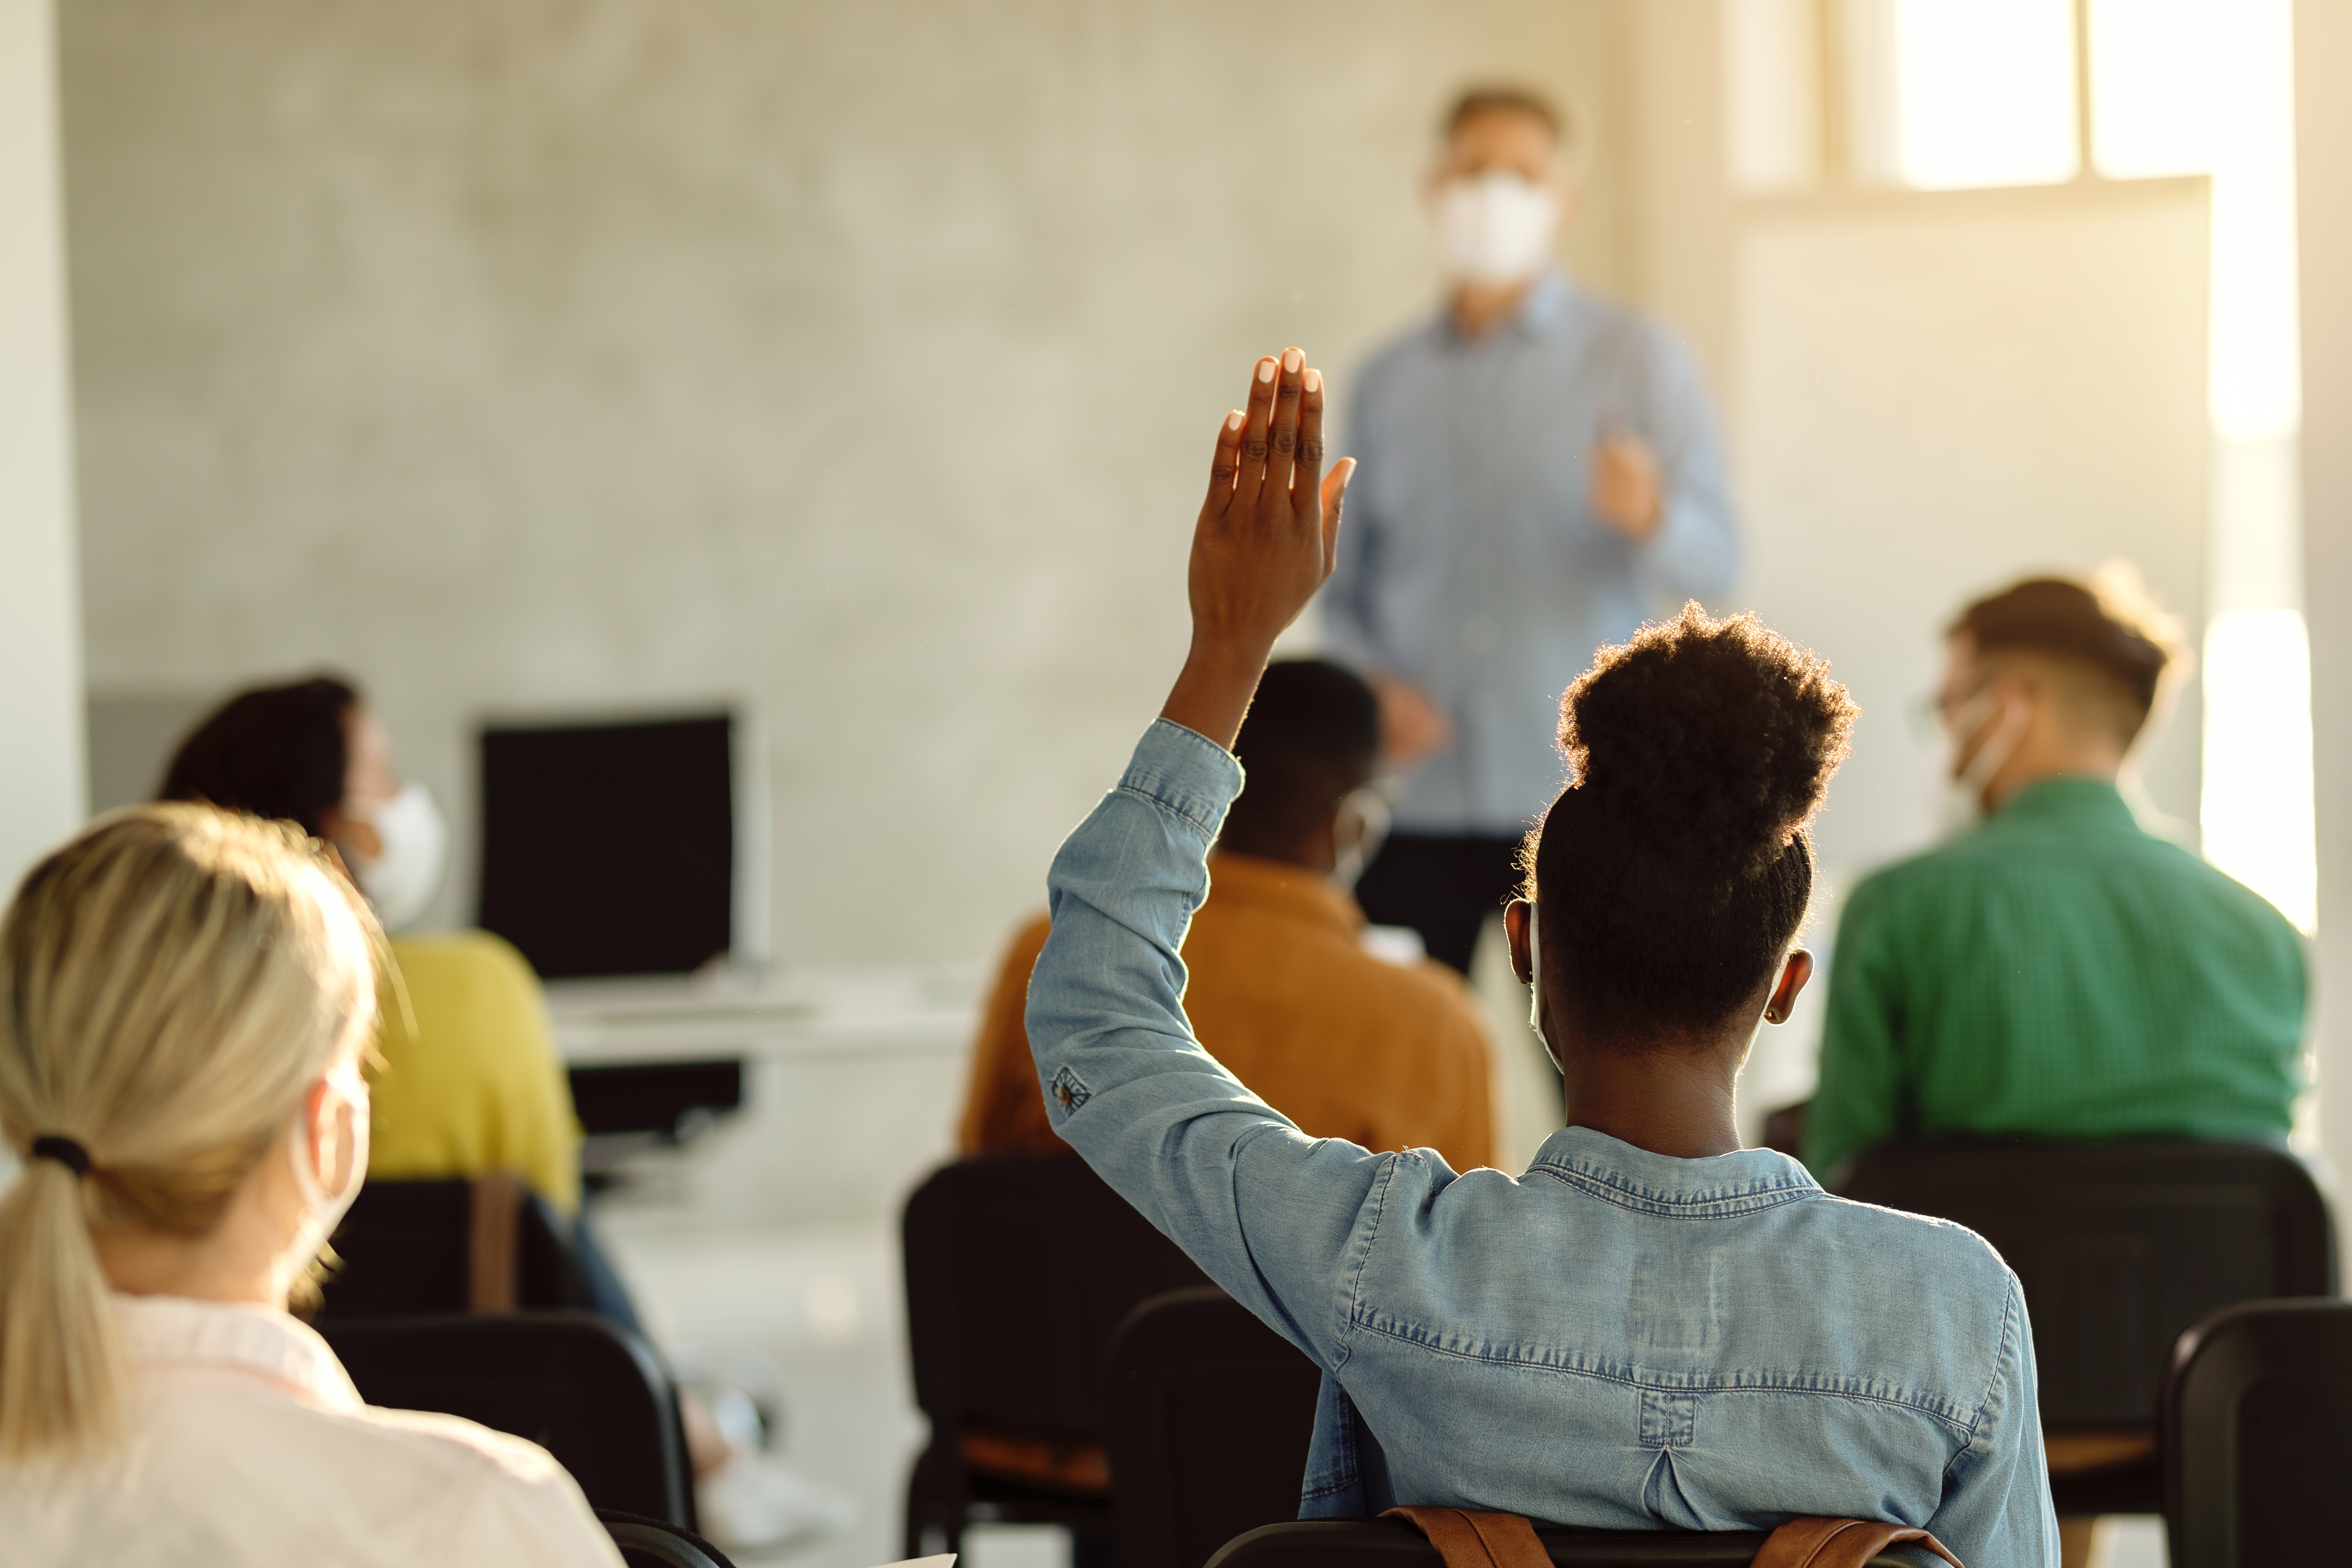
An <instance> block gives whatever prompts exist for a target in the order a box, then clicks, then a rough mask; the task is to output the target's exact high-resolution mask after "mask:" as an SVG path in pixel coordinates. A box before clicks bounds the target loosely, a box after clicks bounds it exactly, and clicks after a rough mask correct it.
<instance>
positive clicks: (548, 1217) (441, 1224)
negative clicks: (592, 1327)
mask: <svg viewBox="0 0 2352 1568" xmlns="http://www.w3.org/2000/svg"><path fill="white" fill-rule="evenodd" d="M567 1230H568V1227H567V1226H565V1224H564V1222H563V1221H562V1219H561V1218H560V1217H559V1216H558V1215H556V1213H555V1210H554V1209H553V1208H552V1207H551V1206H550V1205H549V1204H548V1202H547V1200H546V1199H545V1198H542V1197H541V1196H540V1195H539V1194H536V1193H534V1192H532V1191H531V1190H530V1188H529V1187H528V1186H526V1185H524V1184H523V1183H522V1181H521V1179H520V1177H517V1176H514V1175H512V1174H509V1173H504V1172H496V1173H488V1174H485V1175H484V1176H482V1177H480V1178H479V1179H478V1180H475V1181H470V1182H468V1181H464V1180H453V1181H436V1182H370V1183H368V1184H367V1185H365V1186H364V1187H362V1188H361V1189H360V1195H359V1197H358V1198H357V1199H356V1200H355V1201H354V1202H353V1203H352V1207H351V1212H350V1213H349V1214H347V1215H344V1216H343V1223H342V1224H341V1226H339V1227H338V1228H337V1229H336V1231H335V1237H334V1248H335V1256H336V1258H338V1259H340V1260H341V1261H340V1262H339V1264H338V1266H337V1267H336V1268H335V1270H334V1272H333V1274H332V1275H331V1277H330V1278H329V1279H328V1280H327V1283H326V1286H325V1288H324V1290H323V1294H324V1296H325V1299H326V1300H325V1304H324V1305H323V1306H321V1307H320V1310H319V1315H320V1319H321V1320H332V1321H345V1320H349V1319H358V1318H388V1317H405V1316H410V1315H413V1314H415V1313H420V1312H463V1311H468V1310H471V1311H505V1310H512V1309H514V1308H518V1307H532V1308H541V1307H543V1308H572V1307H586V1306H588V1305H589V1304H590V1301H589V1296H588V1291H587V1287H586V1285H585V1284H584V1283H583V1280H582V1279H581V1276H580V1270H579V1266H578V1264H577V1262H576V1261H575V1260H574V1258H573V1257H572V1243H571V1241H570V1239H569V1238H568V1236H567Z"/></svg>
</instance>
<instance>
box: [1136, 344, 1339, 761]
mask: <svg viewBox="0 0 2352 1568" xmlns="http://www.w3.org/2000/svg"><path fill="white" fill-rule="evenodd" d="M1355 468H1356V464H1355V459H1353V458H1341V459H1340V460H1339V462H1338V463H1336V464H1334V465H1333V466H1332V468H1331V471H1330V473H1329V474H1328V475H1327V474H1325V473H1324V472H1323V375H1322V373H1321V372H1319V371H1315V370H1309V369H1308V368H1307V360H1306V356H1305V355H1304V354H1302V353H1299V352H1298V351H1297V349H1295V348H1294V349H1288V350H1286V351H1284V353H1283V354H1282V355H1281V357H1280V358H1279V359H1275V358H1267V359H1262V360H1260V361H1258V362H1257V364H1256V367H1255V370H1254V371H1253V372H1252V374H1251V377H1250V388H1249V406H1248V408H1247V409H1246V411H1242V412H1235V413H1233V414H1229V415H1227V416H1225V420H1224V423H1223V426H1220V427H1219V429H1218V431H1217V446H1216V454H1215V456H1214V457H1213V458H1212V459H1211V461H1210V465H1209V494H1208V498H1207V499H1206V500H1203V501H1202V503H1201V516H1200V520H1199V521H1198V522H1196V523H1195V524H1194V525H1193V530H1192V566H1191V571H1190V588H1191V597H1192V651H1191V652H1190V653H1189V654H1188V655H1187V656H1186V658H1185V660H1184V669H1183V673H1182V674H1181V675H1179V676H1178V677H1177V678H1176V686H1175V689H1173V690H1172V691H1171V692H1170V693H1169V695H1168V705H1167V706H1166V707H1165V708H1163V709H1161V710H1160V715H1161V717H1163V718H1166V719H1170V720H1172V721H1175V722H1176V723H1179V724H1182V725H1184V726H1185V727H1186V728H1188V729H1191V730H1195V731H1199V732H1200V733H1202V734H1203V735H1206V736H1208V737H1209V738H1210V739H1211V740H1213V741H1215V742H1217V743H1218V744H1220V745H1223V746H1228V747H1230V746H1231V745H1232V744H1233V743H1234V736H1235V735H1236V734H1238V733H1239V732H1240V731H1241V724H1242V716H1243V714H1244V713H1246V712H1247V711H1248V710H1249V700H1250V695H1251V693H1253V692H1254V691H1255V690H1256V689H1257V678H1258V676H1259V674H1260V673H1261V672H1262V671H1263V670H1264V669H1265V661H1266V657H1267V655H1268V654H1270V653H1271V652H1272V651H1273V649H1274V639H1275V638H1276V637H1278V636H1280V635H1281V632H1282V630H1283V628H1284V627H1286V626H1288V625H1290V623H1291V622H1292V621H1294V620H1297V618H1298V612H1299V611H1301V610H1303V609H1305V608H1306V607H1307V601H1308V600H1309V599H1311V598H1313V597H1314V596H1315V591H1316V590H1317V589H1318V588H1320V587H1321V586H1322V585H1323V580H1324V579H1325V578H1327V577H1328V576H1330V574H1331V565H1332V562H1333V560H1334V552H1335V550H1336V548H1337V545H1338V543H1339V506H1340V499H1341V497H1342V496H1343V495H1344V494H1345V492H1346V490H1347V488H1348V479H1349V476H1350V475H1351V474H1353V473H1354V472H1355Z"/></svg>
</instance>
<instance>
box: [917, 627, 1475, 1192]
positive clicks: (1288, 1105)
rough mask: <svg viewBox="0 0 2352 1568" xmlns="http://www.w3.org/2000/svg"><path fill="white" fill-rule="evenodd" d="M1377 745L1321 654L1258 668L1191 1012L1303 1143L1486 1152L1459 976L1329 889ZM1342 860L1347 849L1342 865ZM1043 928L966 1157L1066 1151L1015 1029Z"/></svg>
mask: <svg viewBox="0 0 2352 1568" xmlns="http://www.w3.org/2000/svg"><path fill="white" fill-rule="evenodd" d="M1380 747H1381V719H1380V704H1379V700H1378V699H1376V698H1375V697H1374V696H1373V695H1372V690H1371V688H1370V687H1369V686H1367V685H1365V684H1364V682H1363V681H1362V680H1361V679H1359V678H1358V677H1357V676H1356V675H1354V674H1353V673H1352V672H1350V671H1349V670H1345V669H1342V668H1339V666H1338V665H1334V664H1326V663H1323V662H1322V661H1320V660H1317V659H1299V660H1291V661H1286V662H1284V663H1281V664H1276V665H1271V666H1269V667H1268V668H1267V669H1266V672H1265V679H1264V680H1263V681H1261V682H1260V683H1259V685H1258V691H1257V700H1256V702H1255V704H1254V705H1253V706H1252V707H1251V709H1250V714H1249V718H1248V719H1247V720H1246V721H1244V723H1243V725H1242V730H1241V737H1240V739H1239V740H1237V741H1235V742H1234V754H1235V755H1236V756H1238V757H1239V758H1240V759H1241V762H1242V765H1243V767H1244V768H1245V769H1246V770H1247V772H1248V775H1249V786H1248V787H1247V788H1246V789H1244V791H1243V792H1242V794H1241V795H1240V797H1239V798H1238V799H1236V800H1235V801H1234V807H1233V811H1232V812H1231V814H1229V815H1228V816H1226V818H1225V822H1224V830H1223V832H1222V833H1221V834H1220V835H1219V836H1218V837H1217V843H1216V847H1214V848H1213V849H1212V850H1211V851H1210V853H1209V878H1210V892H1209V898H1208V901H1207V902H1206V903H1204V904H1202V906H1201V908H1200V910H1199V912H1198V913H1196V914H1195V915H1194V916H1193V917H1192V928H1191V930H1190V931H1187V932H1186V934H1185V937H1184V964H1185V968H1186V971H1187V973H1188V975H1189V981H1190V983H1189V984H1188V985H1187V986H1186V988H1185V992H1184V1007H1185V1011H1186V1012H1187V1013H1188V1014H1190V1015H1191V1016H1192V1023H1193V1026H1194V1028H1195V1029H1196V1030H1197V1031H1198V1032H1199V1033H1200V1035H1201V1036H1202V1038H1203V1039H1206V1040H1208V1041H1211V1042H1212V1043H1213V1049H1214V1051H1215V1053H1216V1058H1217V1059H1218V1060H1219V1061H1221V1062H1223V1064H1224V1065H1225V1067H1226V1068H1228V1069H1230V1070H1231V1071H1232V1072H1233V1073H1234V1074H1235V1075H1236V1076H1238V1077H1239V1078H1241V1079H1243V1080H1244V1081H1245V1082H1247V1083H1248V1084H1249V1085H1250V1086H1251V1087H1252V1088H1254V1089H1256V1090H1257V1092H1258V1093H1260V1094H1262V1095H1264V1096H1265V1099H1266V1101H1267V1103H1268V1104H1271V1105H1273V1106H1274V1107H1276V1109H1277V1110H1281V1111H1282V1113H1283V1114H1284V1115H1286V1116H1287V1117H1289V1118H1290V1119H1291V1120H1292V1121H1295V1122H1297V1124H1298V1125H1299V1126H1300V1127H1302V1128H1304V1129H1306V1130H1307V1132H1308V1133H1310V1134H1312V1135H1314V1136H1316V1137H1331V1138H1345V1139H1347V1140H1349V1142H1355V1143H1360V1144H1362V1145H1363V1146H1364V1147H1365V1148H1367V1149H1406V1148H1414V1147H1420V1146H1427V1147H1430V1148H1433V1149H1435V1150H1436V1151H1437V1152H1439V1153H1441V1154H1443V1155H1444V1156H1445V1159H1446V1161H1447V1163H1450V1164H1453V1165H1454V1166H1455V1167H1457V1168H1459V1169H1462V1170H1468V1169H1470V1168H1471V1167H1472V1166H1475V1165H1483V1164H1486V1163H1487V1162H1488V1161H1489V1160H1490V1159H1491V1158H1492V1157H1493V1138H1492V1133H1491V1131H1490V1127H1491V1121H1492V1114H1493V1113H1492V1109H1491V1107H1492V1095H1493V1091H1492V1088H1491V1082H1490V1077H1489V1071H1488V1067H1487V1050H1486V1024H1485V1022H1484V1020H1483V1018H1482V1017H1481V1016H1480V1014H1479V1012H1478V1009H1477V1006H1476V1005H1475V1004H1474V1003H1473V1002H1472V1001H1471V998H1470V994H1469V992H1468V990H1467V989H1466V988H1465V986H1464V985H1463V984H1462V981H1461V979H1460V977H1459V976H1457V975H1456V974H1455V973H1454V972H1453V971H1452V970H1450V969H1447V968H1446V967H1445V966H1444V965H1443V964H1441V963H1434V962H1432V961H1429V960H1423V961H1422V962H1420V963H1415V964H1413V965H1412V966H1411V967H1402V966H1400V965H1397V964H1394V963H1387V962H1385V961H1383V960H1381V959H1379V958H1376V957H1374V956H1372V955H1371V954H1370V953H1369V952H1365V951H1364V946H1363V940H1362V937H1363V930H1364V915H1363V911H1362V910H1360V909H1358V908H1357V907H1356V901H1355V900H1353V899H1351V898H1349V896H1348V894H1347V893H1346V892H1345V891H1344V890H1343V889H1341V888H1340V887H1339V884H1338V883H1336V882H1335V881H1334V880H1333V879H1332V873H1333V870H1334V868H1336V867H1337V866H1338V865H1339V862H1340V860H1341V858H1342V857H1343V856H1350V858H1360V856H1361V853H1362V849H1363V848H1364V847H1365V846H1362V845H1361V844H1360V839H1361V837H1362V835H1363V832H1364V823H1363V818H1362V816H1360V813H1359V812H1358V811H1357V809H1356V808H1355V806H1354V805H1353V804H1352V801H1353V800H1354V799H1355V797H1356V795H1357V792H1358V791H1360V790H1361V789H1362V788H1363V787H1364V786H1365V785H1366V784H1369V783H1370V781H1371V777H1372V770H1373V769H1374V767H1375V766H1376V765H1377V764H1378V762H1379V757H1380ZM1351 852H1352V854H1351ZM1048 929H1050V928H1049V926H1048V922H1047V921H1045V917H1043V916H1040V917H1038V919H1037V920H1036V921H1034V922H1032V923H1031V924H1030V925H1029V926H1028V927H1026V928H1025V929H1024V930H1023V931H1022V932H1021V933H1020V935H1018V936H1016V937H1015V938H1013V950H1012V952H1009V953H1007V954H1006V955H1005V960H1004V968H1003V973H1002V974H1001V976H1000V977H999V979H998V981H997V983H996V991H995V994H994V995H993V996H992V998H991V1000H990V1002H989V1005H988V1011H987V1014H986V1015H985V1016H984V1017H983V1019H982V1025H981V1034H980V1041H979V1044H978V1045H977V1046H976V1047H974V1051H973V1058H972V1071H971V1092H970V1095H969V1096H968V1098H967V1099H966V1100H965V1104H964V1114H963V1152H965V1153H966V1154H989V1153H997V1152H1003V1151H1007V1150H1025V1151H1028V1152H1034V1153H1064V1152H1066V1146H1065V1145H1064V1144H1063V1142H1062V1141H1061V1139H1060V1138H1058V1137H1057V1136H1055V1132H1054V1127H1053V1123H1052V1122H1051V1121H1048V1120H1047V1119H1046V1115H1045V1101H1044V1100H1042V1099H1040V1098H1039V1096H1038V1092H1037V1068H1036V1066H1035V1064H1034V1063H1033V1062H1032V1061H1031V1060H1030V1056H1029V1037H1028V1036H1027V1035H1026V1034H1025V1033H1024V1031H1023V1029H1022V1026H1021V1012H1022V1008H1023V1006H1024V1004H1025V1003H1026V1001H1027V999H1028V994H1029V973H1030V971H1031V970H1032V969H1034V968H1035V966H1036V963H1037V952H1038V950H1039V949H1041V948H1043V947H1044V946H1045V934H1046V931H1048Z"/></svg>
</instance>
